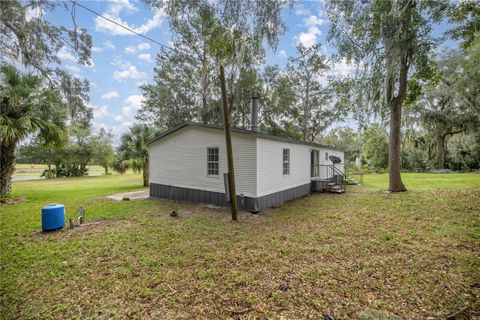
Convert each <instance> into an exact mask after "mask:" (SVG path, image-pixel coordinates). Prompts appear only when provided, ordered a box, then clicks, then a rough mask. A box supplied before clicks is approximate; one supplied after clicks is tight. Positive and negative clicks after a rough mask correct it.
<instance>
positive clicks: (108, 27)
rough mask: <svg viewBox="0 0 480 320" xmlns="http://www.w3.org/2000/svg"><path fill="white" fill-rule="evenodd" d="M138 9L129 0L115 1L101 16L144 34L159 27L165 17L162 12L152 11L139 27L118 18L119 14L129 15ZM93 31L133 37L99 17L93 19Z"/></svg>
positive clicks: (128, 32)
mask: <svg viewBox="0 0 480 320" xmlns="http://www.w3.org/2000/svg"><path fill="white" fill-rule="evenodd" d="M137 11H138V8H137V7H136V6H135V5H134V4H133V3H131V2H130V1H129V0H115V1H112V2H110V4H109V5H108V7H107V11H106V12H104V13H103V15H104V16H105V17H107V18H109V19H111V20H113V21H115V22H117V23H119V24H121V25H123V26H125V27H127V28H130V29H132V30H134V31H135V32H138V33H141V34H144V33H147V32H149V31H150V30H152V29H154V28H156V27H159V26H160V25H161V24H162V22H163V20H164V18H165V17H166V15H165V13H164V12H163V11H162V10H158V9H154V14H153V17H152V18H150V19H149V20H148V21H147V22H145V23H144V24H142V25H140V26H134V25H129V24H128V23H127V22H125V21H123V20H122V19H121V18H120V13H121V12H124V13H126V14H131V13H134V12H137ZM95 30H96V31H98V32H106V33H109V34H111V35H121V36H126V35H133V33H131V32H130V31H128V30H126V29H124V28H122V27H120V26H118V25H116V24H114V23H112V22H110V21H107V20H105V19H102V18H101V17H96V18H95Z"/></svg>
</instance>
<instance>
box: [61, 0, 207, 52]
mask: <svg viewBox="0 0 480 320" xmlns="http://www.w3.org/2000/svg"><path fill="white" fill-rule="evenodd" d="M70 2H71V3H72V5H74V6H79V7H81V8H83V9H85V10H87V11H89V12H91V13H93V14H94V15H96V16H99V17H100V18H102V19H105V20H107V21H109V22H111V23H113V24H115V25H117V26H119V27H121V28H123V29H125V30H127V31H129V32H131V33H133V34H135V35H137V36H140V37H142V38H144V39H147V40H149V41H151V42H153V43H155V44H157V45H159V46H160V47H162V48H165V49H168V50H171V51H174V52H176V53H179V54H184V55H187V56H189V57H190V58H192V59H194V60H198V59H197V58H195V57H192V56H191V55H189V54H187V53H185V52H181V51H179V50H177V49H174V48H171V47H169V46H166V45H164V44H162V43H160V42H158V41H157V40H155V39H152V38H150V37H149V36H146V35H144V34H141V33H139V32H137V31H135V30H133V29H131V28H129V27H126V26H124V25H123V24H121V23H118V22H117V21H115V20H112V19H110V18H107V17H105V16H103V15H102V14H100V13H98V12H96V11H95V10H92V9H90V8H88V7H86V6H84V5H83V4H80V3H78V2H77V1H72V0H70ZM200 60H201V61H203V60H202V59H200Z"/></svg>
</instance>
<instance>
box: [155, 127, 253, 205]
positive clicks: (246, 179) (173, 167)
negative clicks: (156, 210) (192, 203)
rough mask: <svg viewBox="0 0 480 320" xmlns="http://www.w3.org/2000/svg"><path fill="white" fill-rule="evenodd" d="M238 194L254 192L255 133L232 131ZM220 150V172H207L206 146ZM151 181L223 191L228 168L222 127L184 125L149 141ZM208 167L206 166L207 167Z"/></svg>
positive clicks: (249, 194) (248, 195)
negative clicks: (245, 133) (153, 140)
mask: <svg viewBox="0 0 480 320" xmlns="http://www.w3.org/2000/svg"><path fill="white" fill-rule="evenodd" d="M232 145H233V155H234V165H235V182H236V190H237V194H238V195H240V194H241V193H243V194H244V195H245V196H247V197H255V196H256V171H255V168H256V143H255V137H254V136H249V135H244V134H237V133H234V132H233V133H232ZM211 146H216V147H218V150H219V162H218V168H219V175H218V176H209V175H208V171H207V169H208V168H207V155H206V153H207V151H206V150H207V147H211ZM149 147H150V182H152V183H158V184H164V185H170V186H176V187H183V188H190V189H197V190H205V191H213V192H221V193H223V192H225V187H224V182H223V173H226V172H228V166H227V156H226V150H225V137H224V134H223V131H222V130H216V129H209V128H199V127H193V126H192V127H185V128H182V129H180V130H178V131H176V132H173V133H171V134H170V135H168V136H166V137H164V138H162V139H160V140H158V141H156V142H153V143H152V144H150V146H149ZM206 168H207V169H206Z"/></svg>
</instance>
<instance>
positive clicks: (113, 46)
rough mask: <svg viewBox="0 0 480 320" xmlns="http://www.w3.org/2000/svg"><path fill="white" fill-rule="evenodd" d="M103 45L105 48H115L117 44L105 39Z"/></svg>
mask: <svg viewBox="0 0 480 320" xmlns="http://www.w3.org/2000/svg"><path fill="white" fill-rule="evenodd" d="M103 45H104V46H105V48H107V49H115V45H114V44H113V43H111V42H110V41H105V42H104V43H103Z"/></svg>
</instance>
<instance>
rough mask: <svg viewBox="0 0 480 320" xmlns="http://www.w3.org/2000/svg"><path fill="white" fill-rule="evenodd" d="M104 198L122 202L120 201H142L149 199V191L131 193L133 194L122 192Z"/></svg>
mask: <svg viewBox="0 0 480 320" xmlns="http://www.w3.org/2000/svg"><path fill="white" fill-rule="evenodd" d="M105 198H107V199H111V200H114V201H122V200H144V199H148V198H150V191H149V190H148V189H146V190H141V191H133V192H122V193H116V194H112V195H110V196H106V197H105Z"/></svg>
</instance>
